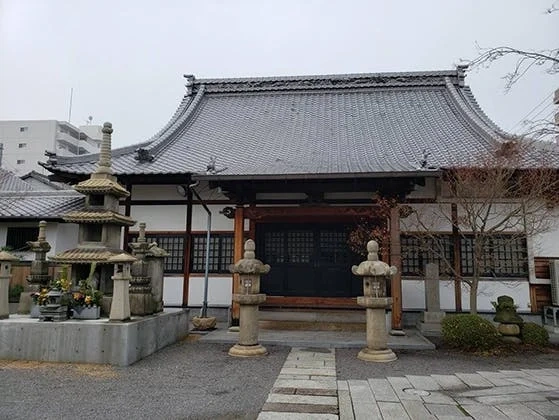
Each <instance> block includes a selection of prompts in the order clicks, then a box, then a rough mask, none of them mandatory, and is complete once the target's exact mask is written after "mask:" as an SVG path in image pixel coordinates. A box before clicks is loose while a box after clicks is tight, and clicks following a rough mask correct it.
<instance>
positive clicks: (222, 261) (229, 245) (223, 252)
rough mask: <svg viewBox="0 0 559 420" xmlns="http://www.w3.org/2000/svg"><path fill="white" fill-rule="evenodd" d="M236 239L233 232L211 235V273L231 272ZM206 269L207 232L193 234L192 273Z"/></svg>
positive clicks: (209, 265) (209, 266)
mask: <svg viewBox="0 0 559 420" xmlns="http://www.w3.org/2000/svg"><path fill="white" fill-rule="evenodd" d="M233 249H234V241H233V235H231V234H215V233H214V234H212V235H211V236H210V255H209V264H208V268H209V272H210V273H229V265H231V264H232V263H233ZM205 269H206V234H196V235H192V254H191V267H190V272H191V273H204V272H205Z"/></svg>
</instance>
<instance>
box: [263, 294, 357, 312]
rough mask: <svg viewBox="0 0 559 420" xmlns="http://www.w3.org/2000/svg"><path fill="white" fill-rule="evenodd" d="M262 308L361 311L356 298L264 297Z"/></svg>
mask: <svg viewBox="0 0 559 420" xmlns="http://www.w3.org/2000/svg"><path fill="white" fill-rule="evenodd" d="M260 306H262V307H268V308H280V307H281V308H301V309H362V308H363V307H362V306H359V305H358V304H357V298H356V297H342V298H340V297H312V296H311V297H307V296H266V302H264V303H263V304H262V305H260Z"/></svg>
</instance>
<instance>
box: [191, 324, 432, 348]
mask: <svg viewBox="0 0 559 420" xmlns="http://www.w3.org/2000/svg"><path fill="white" fill-rule="evenodd" d="M405 333H406V335H405V336H391V335H389V336H388V347H390V348H391V349H395V350H398V349H399V350H402V349H413V350H432V349H434V348H435V345H434V344H433V343H431V342H430V341H429V340H427V339H426V338H425V337H423V336H422V335H421V334H420V333H419V332H418V331H417V330H414V329H408V330H405ZM238 338H239V333H238V332H229V330H228V329H227V325H226V324H218V328H217V329H216V330H214V331H211V332H208V333H205V334H204V335H203V337H202V338H200V341H202V342H206V343H231V344H234V343H236V342H237V340H238ZM365 340H366V338H365V333H364V332H355V331H300V330H264V329H262V330H260V334H259V342H260V344H263V345H266V344H276V345H284V346H291V347H320V348H325V347H326V348H361V347H365V346H366V342H365Z"/></svg>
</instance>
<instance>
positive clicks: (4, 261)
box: [0, 251, 19, 319]
mask: <svg viewBox="0 0 559 420" xmlns="http://www.w3.org/2000/svg"><path fill="white" fill-rule="evenodd" d="M16 261H19V258H17V257H15V256H13V255H12V254H10V253H8V252H6V251H1V252H0V319H4V318H9V316H10V301H9V289H10V278H11V277H12V275H11V272H12V263H13V262H16Z"/></svg>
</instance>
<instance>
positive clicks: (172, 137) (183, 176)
mask: <svg viewBox="0 0 559 420" xmlns="http://www.w3.org/2000/svg"><path fill="white" fill-rule="evenodd" d="M185 78H186V93H185V95H184V97H183V99H182V101H181V103H180V105H179V107H178V109H177V110H176V112H175V113H174V115H173V116H172V117H171V119H170V121H169V122H168V123H167V124H166V125H165V126H164V127H163V128H162V129H161V130H160V131H159V132H158V133H157V134H155V135H154V136H153V137H151V138H149V139H148V140H147V141H143V142H140V143H138V144H135V145H133V146H127V147H123V148H120V149H115V150H113V151H112V170H113V173H112V175H109V174H108V173H105V172H102V173H99V171H100V168H103V167H102V162H103V159H101V160H100V159H99V155H98V154H91V155H82V156H75V157H62V156H55V155H53V156H49V158H48V161H46V162H44V163H43V164H42V165H43V166H44V167H45V168H46V169H48V170H49V171H50V172H52V174H53V175H52V176H51V178H52V179H53V180H55V181H64V182H70V183H77V184H78V187H77V189H78V191H83V192H87V193H89V201H88V203H89V205H90V206H100V207H103V208H104V209H105V210H104V212H103V216H102V218H103V221H109V222H110V223H111V226H112V227H111V229H113V230H111V232H110V233H109V232H108V231H107V232H101V231H99V230H98V229H95V228H94V227H95V226H96V225H95V223H96V222H98V221H100V220H101V219H99V218H100V217H101V216H100V213H99V212H96V213H91V212H90V210H87V209H86V210H85V211H84V212H81V213H79V214H78V213H76V216H75V217H73V218H72V220H71V221H79V220H78V219H79V218H81V219H80V220H82V221H88V222H92V223H91V224H89V225H86V224H83V225H81V226H83V228H82V227H81V228H80V229H82V230H80V235H82V236H81V237H83V238H85V237H86V236H87V237H88V238H92V239H95V240H96V241H99V240H101V239H102V240H103V241H105V240H106V239H108V237H109V236H110V237H111V238H112V239H111V241H110V244H109V243H107V245H106V247H107V248H106V249H107V250H108V249H109V248H112V247H115V248H119V247H121V246H124V245H123V244H127V243H129V242H131V241H132V240H133V239H134V238H135V237H137V236H138V232H137V231H136V230H134V228H132V227H131V226H132V224H133V222H132V219H136V220H142V221H145V222H146V223H147V226H148V231H147V232H146V234H145V236H146V238H148V239H149V240H153V241H156V242H157V243H158V245H159V246H161V247H162V248H164V249H165V250H166V251H167V252H168V253H169V256H168V257H167V258H166V260H165V286H164V301H165V304H167V305H189V306H197V305H200V304H201V303H202V292H203V283H204V271H205V268H206V267H205V250H206V231H207V230H208V228H209V227H210V226H211V238H210V250H211V254H210V259H209V267H208V269H209V273H210V278H209V304H210V306H212V305H214V306H230V305H232V300H231V296H232V293H233V292H235V291H236V290H237V287H238V283H237V282H234V281H233V280H232V275H231V274H230V273H229V271H228V267H229V265H230V264H231V263H232V262H233V261H237V260H238V259H240V258H241V256H242V246H243V243H244V240H245V239H246V238H252V239H255V241H256V255H257V258H258V259H260V260H262V261H263V262H264V263H266V264H269V265H270V266H271V267H272V269H271V270H270V272H269V273H268V274H266V275H265V276H263V277H262V283H261V291H262V292H263V293H266V295H267V296H268V298H267V301H266V304H265V305H264V309H265V307H283V308H286V307H289V308H295V309H297V308H299V309H309V308H312V309H331V308H345V309H348V310H351V309H357V308H359V307H358V305H357V304H356V296H358V295H360V294H362V290H361V282H360V280H359V279H358V278H356V277H354V276H353V275H352V273H351V270H350V269H351V266H352V265H353V264H355V263H356V262H359V261H360V260H362V257H360V256H359V255H356V254H354V253H353V252H352V251H351V248H350V246H349V245H348V235H349V233H350V232H351V231H352V230H354V229H355V227H356V226H357V225H359V224H360V223H364V221H365V222H366V223H369V224H371V225H376V226H384V227H385V228H386V230H387V231H388V235H389V238H390V240H389V246H387V247H385V248H384V252H385V254H386V257H387V258H383V260H384V261H386V262H389V264H390V265H394V266H396V267H397V268H398V274H397V275H395V276H394V277H393V279H392V285H391V293H392V297H393V307H392V325H393V327H395V328H401V327H402V319H403V313H404V312H405V311H414V310H421V309H423V308H424V292H423V277H422V275H421V274H420V273H421V272H422V270H423V264H424V263H425V262H426V261H423V260H422V258H421V255H418V254H417V253H414V252H408V251H409V249H408V247H410V246H411V245H412V242H413V239H412V238H411V237H410V236H409V235H408V233H409V232H406V231H405V229H404V228H403V226H404V225H403V224H402V223H401V222H400V217H401V215H402V213H401V211H400V210H399V209H398V207H395V208H394V209H393V210H392V211H391V212H390V215H389V218H388V219H389V222H387V217H386V215H384V214H382V212H381V211H380V210H379V205H378V199H379V198H381V197H389V198H393V199H395V200H398V202H399V203H405V204H406V205H407V206H418V207H420V206H428V205H430V204H432V203H435V202H437V201H438V199H439V198H440V197H441V195H442V194H444V189H443V188H442V186H441V171H442V170H444V168H452V167H454V166H459V165H468V164H474V163H475V162H476V160H477V159H479V157H480V156H484V155H487V154H489V153H492V152H493V151H494V150H495V148H496V147H499V145H501V144H503V143H506V142H507V141H509V140H510V136H509V135H508V134H506V133H504V132H503V131H502V130H500V129H499V128H498V127H497V126H496V125H495V124H494V123H493V122H492V121H491V120H490V119H489V118H488V117H487V116H486V115H485V114H484V113H483V111H482V110H481V109H480V107H479V105H478V104H477V102H476V100H475V98H474V96H473V94H472V92H471V90H470V88H469V87H468V86H467V85H466V84H465V69H464V68H462V67H458V68H456V69H454V70H448V71H426V72H408V73H374V74H345V75H319V76H297V77H264V78H238V79H196V78H195V77H194V76H190V75H188V76H185ZM116 128H117V131H118V127H116ZM103 153H104V151H103V149H102V151H101V158H102V157H103ZM98 161H100V164H99V166H98V165H97V163H98ZM92 173H93V174H94V175H93V177H92V179H91V180H88V179H89V176H90V174H92ZM115 180H118V182H119V183H120V184H121V185H123V186H125V189H124V188H121V187H119V186H118V184H117V183H116V181H115ZM101 182H102V183H103V185H104V186H103V188H102V189H101V190H99V188H100V187H98V183H101ZM105 184H107V185H105ZM109 184H110V185H109ZM103 199H104V200H105V201H103ZM117 199H120V206H121V209H122V213H123V214H124V215H125V216H118V217H117V216H116V215H115V213H114V211H116V203H117ZM95 200H98V201H95ZM99 200H101V201H99ZM107 206H108V207H107ZM448 211H449V212H450V211H451V206H450V204H449V206H448ZM208 212H209V214H210V216H211V217H208ZM92 218H93V219H92ZM68 220H70V219H68ZM94 222H95V223H94ZM121 226H124V238H123V239H122V240H121V239H120V236H119V235H118V234H117V230H118V229H120V227H121ZM439 230H440V232H441V234H444V235H448V237H449V241H448V244H449V247H450V248H449V252H453V253H454V254H453V255H456V256H457V258H454V261H455V264H456V265H455V267H454V268H455V269H456V272H458V273H459V274H460V275H459V276H455V277H454V278H446V279H444V276H442V278H441V282H440V295H441V308H442V310H446V311H455V310H456V311H461V310H467V309H468V297H467V289H465V288H464V284H463V283H462V282H461V281H460V278H465V277H467V276H469V275H471V272H470V271H469V270H470V268H471V261H470V259H471V255H469V254H467V253H466V252H465V251H464V250H465V249H466V248H467V246H460V245H461V244H460V238H459V237H458V236H457V232H455V231H453V228H452V226H448V225H444V226H440V227H439ZM104 235H108V236H104ZM117 236H118V239H119V241H120V242H118V241H117ZM551 237H552V235H548V236H542V237H541V238H538V240H537V241H536V240H532V239H533V238H523V239H520V240H516V241H514V242H513V243H509V242H503V247H505V248H506V249H503V250H502V252H495V255H493V256H492V258H494V260H495V261H496V263H497V264H498V265H499V267H501V269H500V270H498V271H497V272H496V273H493V275H492V276H491V277H487V278H483V279H482V284H481V286H480V287H481V290H482V291H483V292H482V293H480V294H479V300H478V307H479V310H481V311H483V310H490V309H491V308H492V306H491V301H492V300H495V297H496V296H499V295H502V294H507V295H511V296H513V297H514V300H515V302H516V303H517V304H518V305H519V311H525V312H529V311H536V310H538V308H539V306H541V304H542V302H541V301H540V300H539V299H544V300H545V299H546V297H545V296H548V294H549V293H548V289H549V280H547V283H546V281H545V280H544V279H541V278H538V272H539V271H538V270H537V263H538V261H539V260H538V258H554V257H558V256H559V245H558V244H557V243H556V241H553V240H551ZM117 242H118V243H117ZM466 242H467V241H466ZM462 245H463V244H462ZM466 245H467V244H466ZM76 252H81V250H80V248H78V250H77V251H76ZM57 258H59V257H57ZM60 258H62V256H61V257H60ZM62 259H64V261H69V256H68V258H66V257H63V258H62ZM236 310H237V309H236V308H235V307H234V306H233V310H232V322H233V323H234V322H235V320H236V319H238V312H236Z"/></svg>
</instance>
